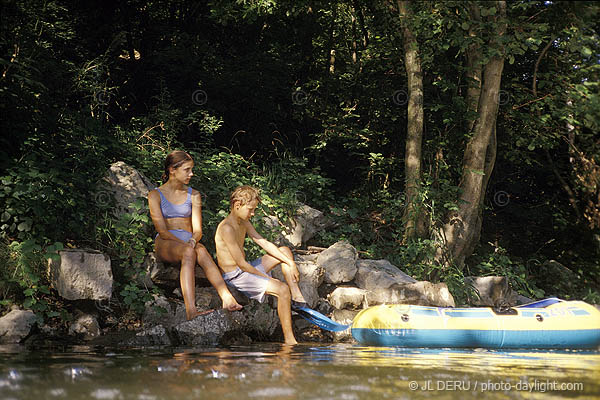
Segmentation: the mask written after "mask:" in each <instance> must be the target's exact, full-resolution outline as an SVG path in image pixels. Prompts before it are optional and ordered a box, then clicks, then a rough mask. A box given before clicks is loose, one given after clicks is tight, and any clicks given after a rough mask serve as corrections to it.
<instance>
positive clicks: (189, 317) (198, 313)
mask: <svg viewBox="0 0 600 400" xmlns="http://www.w3.org/2000/svg"><path fill="white" fill-rule="evenodd" d="M213 311H215V310H212V309H211V310H206V311H193V312H190V313H187V312H186V313H185V314H186V317H187V320H188V321H191V320H193V319H194V318H196V317H200V316H202V315H207V314H210V313H211V312H213Z"/></svg>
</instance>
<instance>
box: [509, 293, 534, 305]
mask: <svg viewBox="0 0 600 400" xmlns="http://www.w3.org/2000/svg"><path fill="white" fill-rule="evenodd" d="M513 295H514V296H515V299H516V300H517V301H516V303H515V304H516V305H517V306H520V305H522V304H528V303H533V299H530V298H529V297H525V296H523V295H520V294H519V293H517V292H514V294H513Z"/></svg>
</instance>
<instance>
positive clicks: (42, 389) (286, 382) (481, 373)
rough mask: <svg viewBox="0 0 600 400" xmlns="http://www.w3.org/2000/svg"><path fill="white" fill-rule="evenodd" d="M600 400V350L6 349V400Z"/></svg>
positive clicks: (2, 389) (312, 346) (2, 385)
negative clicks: (470, 399) (541, 399)
mask: <svg viewBox="0 0 600 400" xmlns="http://www.w3.org/2000/svg"><path fill="white" fill-rule="evenodd" d="M413 398H446V399H464V398H478V399H479V398H492V399H505V398H514V399H530V398H533V399H536V398H543V399H546V398H570V399H572V398H580V399H588V398H589V399H598V398H600V351H598V350H595V351H580V350H578V351H531V350H528V351H497V350H484V349H468V350H462V349H406V348H392V347H364V346H360V345H356V344H318V343H303V344H299V345H296V346H284V345H281V344H277V343H257V344H253V345H251V346H240V347H227V348H172V347H160V348H143V349H108V348H99V347H88V346H72V347H68V348H60V349H57V348H52V349H36V350H32V349H29V348H25V347H23V346H0V399H2V400H9V399H27V400H46V399H86V400H87V399H106V400H113V399H114V400H117V399H139V400H155V399H156V400H158V399H174V400H175V399H176V400H186V399H211V400H212V399H215V400H226V399H268V400H270V399H327V400H330V399H344V400H354V399H413Z"/></svg>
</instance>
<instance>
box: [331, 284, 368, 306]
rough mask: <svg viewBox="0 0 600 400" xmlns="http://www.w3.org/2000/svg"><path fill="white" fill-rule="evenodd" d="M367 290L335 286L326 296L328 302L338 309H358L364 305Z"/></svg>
mask: <svg viewBox="0 0 600 400" xmlns="http://www.w3.org/2000/svg"><path fill="white" fill-rule="evenodd" d="M366 294H367V291H366V290H364V289H359V288H355V287H337V288H335V289H334V291H333V292H331V293H330V294H329V296H327V300H328V301H329V304H331V305H332V306H334V307H335V308H337V309H338V310H341V309H344V308H347V309H352V310H356V309H360V308H364V307H365V306H366Z"/></svg>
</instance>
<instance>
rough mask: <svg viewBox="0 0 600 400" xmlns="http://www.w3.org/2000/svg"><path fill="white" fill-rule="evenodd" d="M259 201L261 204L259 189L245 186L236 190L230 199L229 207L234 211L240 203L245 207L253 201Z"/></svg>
mask: <svg viewBox="0 0 600 400" xmlns="http://www.w3.org/2000/svg"><path fill="white" fill-rule="evenodd" d="M254 200H256V201H258V202H259V203H260V195H259V192H258V189H256V188H253V187H252V186H248V185H243V186H238V187H236V188H235V190H234V191H233V193H231V196H230V197H229V205H230V207H231V209H232V210H233V207H234V206H235V204H236V203H240V206H245V205H246V204H248V203H250V202H252V201H254Z"/></svg>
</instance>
